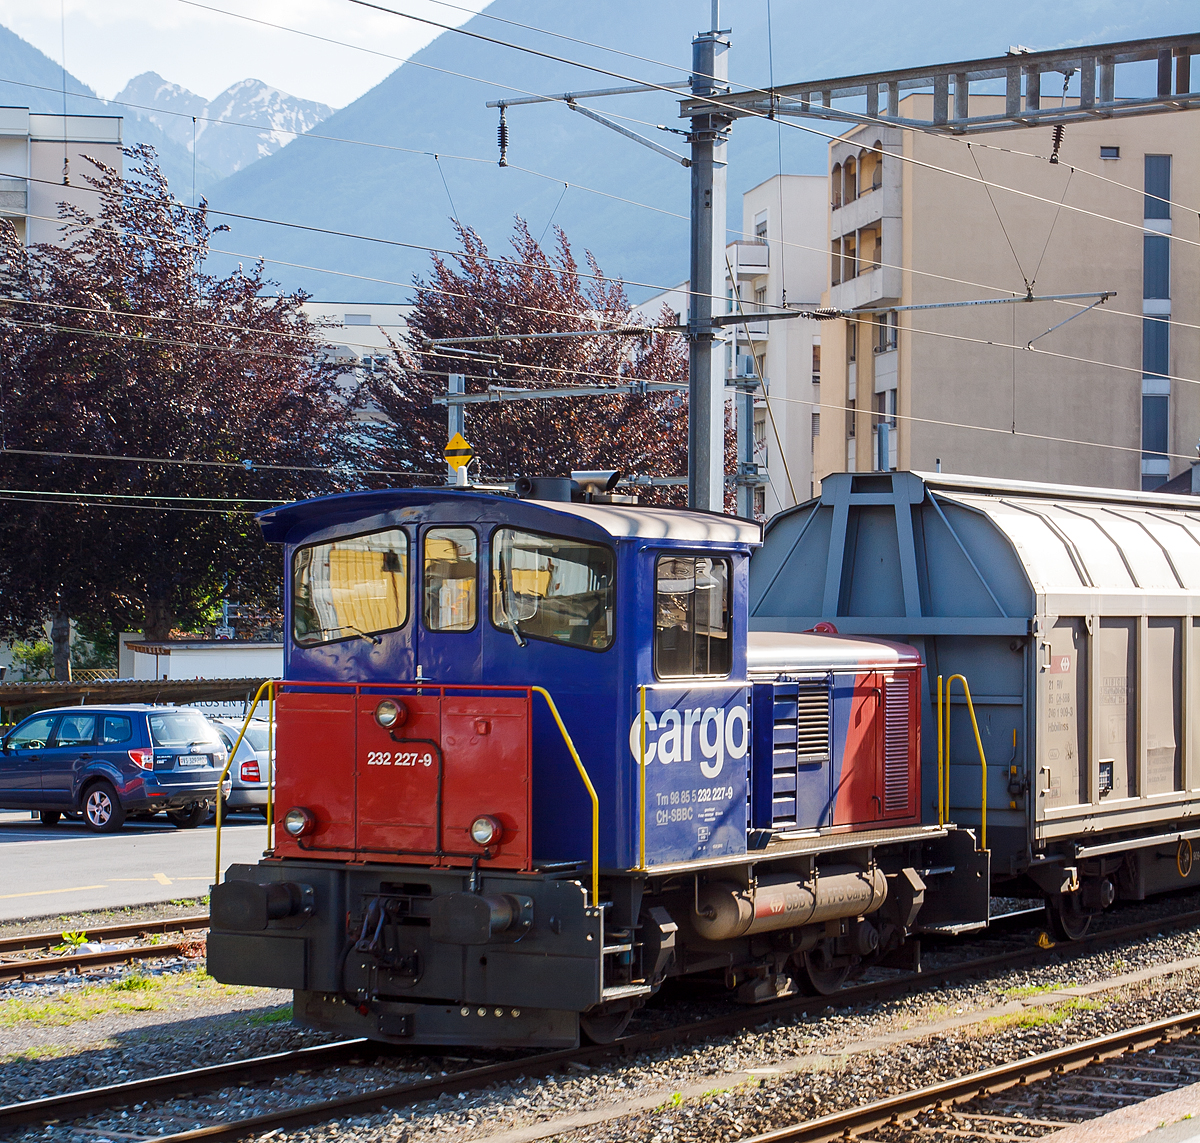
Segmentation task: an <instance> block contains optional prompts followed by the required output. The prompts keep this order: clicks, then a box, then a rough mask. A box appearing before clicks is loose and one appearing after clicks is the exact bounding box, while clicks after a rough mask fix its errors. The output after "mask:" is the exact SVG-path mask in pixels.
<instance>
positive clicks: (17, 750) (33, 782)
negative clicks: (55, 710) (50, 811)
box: [0, 714, 58, 809]
mask: <svg viewBox="0 0 1200 1143" xmlns="http://www.w3.org/2000/svg"><path fill="white" fill-rule="evenodd" d="M57 722H58V715H56V714H41V715H35V716H34V717H32V718H27V719H26V720H25V721H24V722H23V723H21V725H20V726H18V727H17V729H16V730H14V731H13V732H12V733H11V734H10V735H9V736H8V738H7V740H6V741H5V744H4V750H3V752H0V806H4V807H6V808H8V809H13V808H16V809H20V808H22V807H24V806H37V805H38V804H39V803H40V802H41V800H42V753H43V751H44V750H45V749H46V744H47V743H48V742H50V741H51V740H52V736H53V734H54V725H55V723H57Z"/></svg>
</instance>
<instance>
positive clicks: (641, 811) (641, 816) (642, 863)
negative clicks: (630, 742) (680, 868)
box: [638, 686, 646, 869]
mask: <svg viewBox="0 0 1200 1143" xmlns="http://www.w3.org/2000/svg"><path fill="white" fill-rule="evenodd" d="M638 705H639V707H640V708H641V720H640V721H641V727H642V750H641V754H640V755H639V756H638V761H639V762H640V763H641V766H640V771H641V773H640V775H639V781H640V782H641V791H640V793H639V795H638V858H639V864H638V867H639V868H640V869H645V868H646V688H645V687H644V686H642V687H638Z"/></svg>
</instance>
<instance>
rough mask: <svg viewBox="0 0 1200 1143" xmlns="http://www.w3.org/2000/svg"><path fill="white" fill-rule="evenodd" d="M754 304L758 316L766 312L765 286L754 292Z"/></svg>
mask: <svg viewBox="0 0 1200 1143" xmlns="http://www.w3.org/2000/svg"><path fill="white" fill-rule="evenodd" d="M754 304H755V306H756V307H757V308H758V312H759V313H760V314H761V313H765V312H766V309H767V288H766V286H763V287H762V289H759V290H755V291H754Z"/></svg>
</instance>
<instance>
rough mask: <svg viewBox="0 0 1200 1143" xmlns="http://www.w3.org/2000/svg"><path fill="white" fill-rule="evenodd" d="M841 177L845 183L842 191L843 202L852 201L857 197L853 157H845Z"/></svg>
mask: <svg viewBox="0 0 1200 1143" xmlns="http://www.w3.org/2000/svg"><path fill="white" fill-rule="evenodd" d="M842 178H843V180H844V183H845V189H844V190H843V192H842V201H843V202H847V203H850V202H853V201H854V200H855V199H856V198H858V167H857V166H856V165H855V162H854V160H853V159H847V160H846V163H845V166H843V167H842Z"/></svg>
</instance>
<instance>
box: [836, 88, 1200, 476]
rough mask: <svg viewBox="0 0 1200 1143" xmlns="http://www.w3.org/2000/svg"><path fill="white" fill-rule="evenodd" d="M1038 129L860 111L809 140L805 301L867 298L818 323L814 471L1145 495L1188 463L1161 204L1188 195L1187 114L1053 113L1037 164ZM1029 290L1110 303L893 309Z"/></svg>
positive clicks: (1196, 358)
mask: <svg viewBox="0 0 1200 1143" xmlns="http://www.w3.org/2000/svg"><path fill="white" fill-rule="evenodd" d="M931 99H932V96H928V95H913V96H909V97H908V98H907V99H905V100H903V101H901V104H900V115H901V116H902V117H904V116H907V115H910V114H913V115H915V116H924V117H928V116H929V112H930V108H929V106H928V102H929V101H930V100H931ZM970 100H971V114H972V115H976V114H986V113H988V110H989V108H988V107H987V106H986V105H987V104H988V103H989V102H994V103H995V106H996V111H997V113H999V112H1002V111H1003V108H1004V98H1003V97H1002V96H976V95H972V96H971V97H970ZM921 101H924V104H923V105H922V104H921ZM981 102H982V103H983V104H984V105H985V106H984V107H983V108H980V107H979V104H980V103H981ZM915 104H916V106H914V105H915ZM1052 135H1053V129H1052V128H1049V127H1045V128H1034V129H1027V130H1013V131H1003V132H998V133H995V134H988V135H985V136H974V137H972V138H971V139H970V140H965V139H953V138H947V137H944V136H939V135H932V134H926V133H922V132H916V131H906V130H901V129H900V128H894V127H887V126H876V125H871V126H866V127H859V128H855V129H853V130H851V131H849V132H848V133H847V134H845V135H844V136H842V137H841V138H840V139H838V140H837V141H836V142H834V143H831V144H830V149H829V165H830V178H831V188H832V193H831V195H830V205H829V208H828V210H827V217H828V228H829V231H828V241H829V259H828V261H829V267H830V276H829V279H828V283H829V284H828V289H827V291H826V294H825V301H826V304H827V305H829V306H832V307H834V308H838V309H857V310H863V311H870V310H883V311H885V312H882V313H869V312H864V313H863V315H862V316H861V317H860V318H859V319H857V320H855V321H849V320H836V321H831V322H828V323H827V324H826V325H825V327H824V328H823V330H822V347H821V349H822V363H823V370H822V385H821V401H822V405H821V418H822V419H821V433H820V436H819V438H817V447H816V450H815V453H814V477H815V479H816V481H817V482H819V481H820V479H821V478H822V477H823V476H825V475H827V474H828V473H830V472H839V471H844V470H847V469H849V470H855V471H871V470H877V469H880V468H900V469H909V468H914V469H927V470H932V469H934V468H935V467H936V466H937V465H938V463H939V462H940V464H941V467H942V469H944V470H945V471H948V472H962V473H970V474H977V475H986V476H1001V477H1018V478H1021V479H1027V480H1042V481H1054V482H1063V483H1072V484H1085V485H1099V486H1112V487H1118V488H1133V489H1136V488H1154V487H1157V486H1159V485H1160V484H1162V483H1163V482H1164V481H1165V480H1166V479H1168V477H1169V476H1172V475H1175V474H1178V473H1180V472H1182V471H1184V470H1185V469H1187V468H1188V461H1189V458H1190V459H1195V457H1196V448H1197V439H1198V438H1200V390H1198V389H1197V387H1196V382H1197V381H1200V256H1198V252H1197V247H1196V245H1195V243H1196V242H1197V240H1198V239H1200V233H1198V231H1197V225H1198V223H1197V216H1196V213H1195V210H1194V209H1189V210H1186V211H1185V210H1183V209H1181V208H1180V207H1178V206H1174V205H1171V203H1170V202H1168V201H1166V200H1167V199H1173V200H1175V201H1176V202H1182V203H1188V204H1193V203H1196V202H1197V201H1200V146H1198V144H1200V112H1196V111H1187V112H1178V113H1173V114H1163V115H1154V116H1147V117H1144V118H1131V119H1122V120H1119V121H1114V120H1106V119H1102V118H1097V119H1096V120H1094V121H1092V122H1088V123H1082V124H1072V125H1070V126H1068V127H1067V128H1066V131H1065V137H1064V138H1063V140H1062V143H1061V147H1060V149H1059V159H1060V161H1059V162H1058V163H1057V164H1052V163H1050V162H1049V161H1048V160H1047V158H1046V156H1049V155H1050V154H1051V151H1052V146H1053V142H1052ZM968 141H969V142H970V144H971V145H970V147H969V148H968V146H967V142H968ZM875 148H878V149H879V150H880V151H881V152H882V156H881V157H877V155H876V153H875V150H874V149H875ZM1015 151H1021V152H1027V153H1029V154H1030V155H1032V156H1034V157H1027V156H1026V155H1018V154H1015V153H1013V152H1015ZM1039 156H1040V157H1039ZM906 159H910V160H913V161H912V162H907V161H905V160H906ZM959 175H962V176H967V177H968V178H961V177H957V176H959ZM980 175H982V177H983V178H984V179H986V180H988V181H989V182H991V183H994V184H1000V185H1002V186H1003V187H1007V188H1013V189H1012V190H1004V189H996V187H994V186H993V187H992V188H990V194H989V188H987V187H985V186H983V185H981V183H980V182H979V181H974V182H972V181H968V179H975V180H978V179H979V178H980ZM1096 176H1098V177H1096ZM1159 196H1161V197H1159ZM1060 202H1061V203H1063V207H1062V208H1060V207H1059V205H1058V204H1059V203H1060ZM1069 208H1076V209H1069ZM1099 216H1105V217H1099ZM1108 219H1116V220H1118V221H1115V222H1114V221H1108ZM1029 286H1032V288H1033V292H1034V293H1035V294H1061V293H1084V292H1089V291H1103V290H1111V291H1115V292H1116V295H1115V297H1113V298H1110V299H1109V300H1108V301H1107V302H1106V303H1104V304H1103V305H1101V306H1097V307H1096V308H1095V309H1093V310H1091V311H1090V312H1088V313H1081V312H1080V311H1081V309H1082V307H1083V306H1086V305H1088V304H1089V302H1088V301H1081V302H1039V303H1032V304H1016V305H995V306H983V307H972V308H959V309H941V310H916V311H908V312H904V311H900V312H898V313H897V312H895V310H894V309H892V307H899V306H908V305H915V304H925V303H941V302H950V301H960V300H968V299H985V298H998V297H1003V296H1006V295H1007V296H1013V295H1016V296H1024V295H1025V294H1026V293H1027V289H1028V287H1029ZM1075 314H1077V315H1079V316H1077V317H1075V318H1074V320H1072V321H1071V322H1070V323H1069V324H1067V325H1065V326H1063V327H1062V328H1061V329H1058V330H1056V331H1055V332H1053V333H1050V334H1047V335H1045V336H1040V335H1043V334H1045V333H1046V331H1047V330H1048V329H1050V328H1051V327H1052V326H1055V325H1056V324H1057V323H1059V322H1062V321H1064V319H1066V318H1069V317H1071V316H1072V315H1075ZM1035 338H1036V339H1037V340H1036V341H1034V342H1033V346H1032V348H1030V349H1027V348H1026V346H1027V345H1028V344H1029V343H1030V342H1031V341H1032V340H1033V339H1035ZM1014 346H1015V347H1017V348H1013V347H1014Z"/></svg>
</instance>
